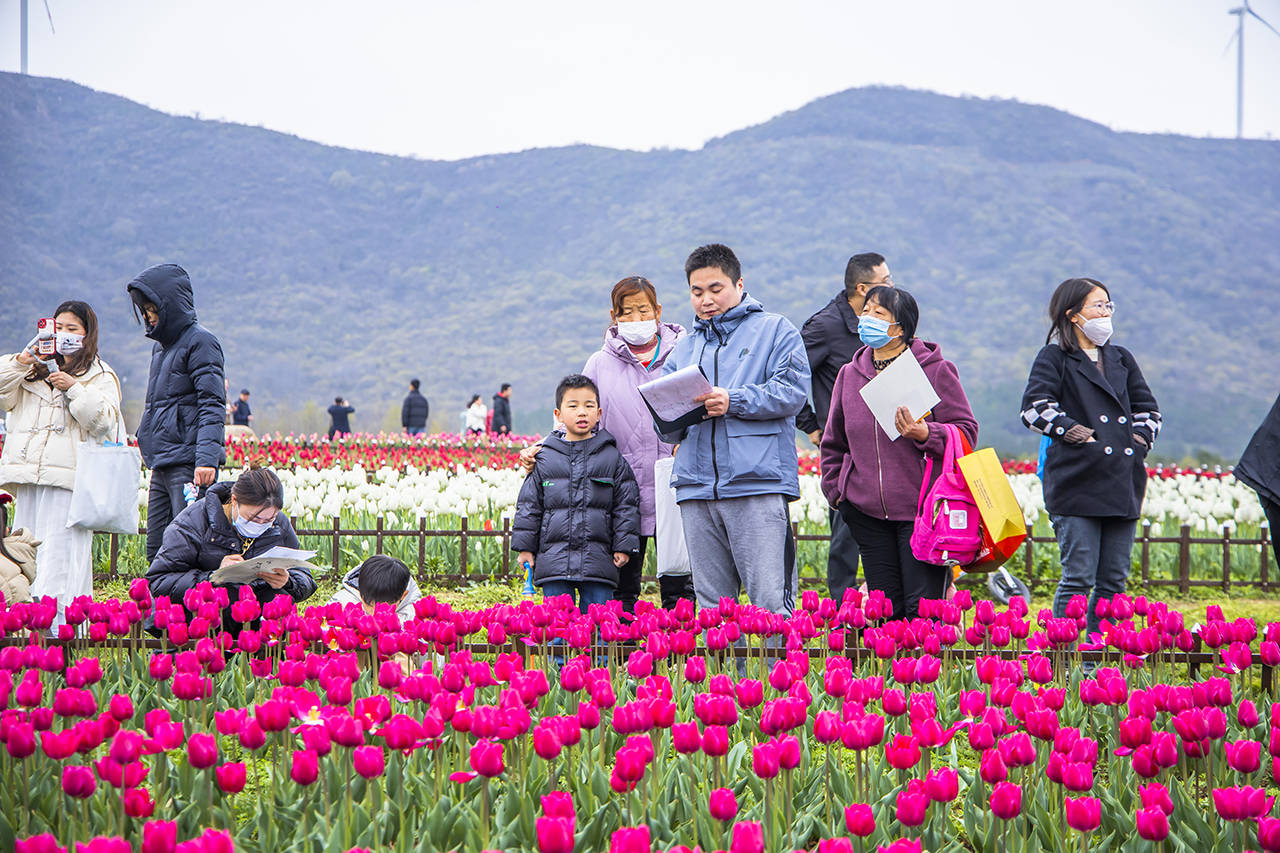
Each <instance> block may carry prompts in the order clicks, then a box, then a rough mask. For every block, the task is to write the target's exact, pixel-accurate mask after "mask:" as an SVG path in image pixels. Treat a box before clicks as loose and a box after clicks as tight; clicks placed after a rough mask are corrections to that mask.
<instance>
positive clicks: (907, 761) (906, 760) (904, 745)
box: [884, 691, 920, 770]
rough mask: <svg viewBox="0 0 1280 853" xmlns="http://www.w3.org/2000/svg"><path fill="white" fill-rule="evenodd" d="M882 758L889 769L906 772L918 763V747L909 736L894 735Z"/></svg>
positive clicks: (885, 747)
mask: <svg viewBox="0 0 1280 853" xmlns="http://www.w3.org/2000/svg"><path fill="white" fill-rule="evenodd" d="M885 692H886V693H888V691H885ZM884 757H885V760H886V761H888V762H889V765H890V766H891V767H894V768H896V769H898V770H907V769H910V768H912V767H915V766H916V763H917V762H918V761H920V746H919V744H918V743H917V742H916V739H915V738H914V737H912V736H911V735H894V737H893V740H892V741H891V742H889V743H887V744H885V745H884Z"/></svg>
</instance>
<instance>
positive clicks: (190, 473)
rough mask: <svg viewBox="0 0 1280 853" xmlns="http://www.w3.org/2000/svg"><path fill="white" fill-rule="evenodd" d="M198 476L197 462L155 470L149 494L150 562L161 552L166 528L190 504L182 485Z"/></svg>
mask: <svg viewBox="0 0 1280 853" xmlns="http://www.w3.org/2000/svg"><path fill="white" fill-rule="evenodd" d="M195 475H196V466H195V465H164V466H161V467H159V468H156V469H155V470H153V471H152V472H151V490H150V491H149V492H148V493H147V562H148V563H150V562H151V561H152V560H154V559H155V558H156V554H158V553H160V543H161V542H162V541H163V540H164V531H165V528H166V527H168V526H169V523H170V522H171V521H173V519H174V518H175V517H177V515H178V513H180V512H182V511H183V510H184V509H186V507H187V499H186V496H185V495H183V493H182V487H183V486H185V485H186V484H187V483H190V482H191V481H192V480H193V479H194V478H195Z"/></svg>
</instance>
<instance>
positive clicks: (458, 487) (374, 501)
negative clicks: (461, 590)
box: [138, 467, 1265, 536]
mask: <svg viewBox="0 0 1280 853" xmlns="http://www.w3.org/2000/svg"><path fill="white" fill-rule="evenodd" d="M239 473H240V472H239V471H234V470H232V471H223V472H222V479H224V480H231V479H235V477H236V476H238V475H239ZM276 473H277V474H279V475H280V479H281V481H282V482H283V483H284V490H285V507H286V509H287V511H288V512H289V513H290V515H293V516H296V517H297V518H298V520H299V522H300V523H301V524H303V525H306V526H326V525H328V524H329V523H330V522H331V520H332V519H333V518H334V516H342V515H344V514H357V515H362V516H378V515H382V516H384V518H385V519H386V524H387V526H388V527H396V526H410V525H415V524H416V523H417V520H418V519H419V518H425V519H427V521H428V526H432V520H433V519H436V518H444V517H455V518H456V517H460V516H464V515H465V516H467V517H468V518H469V519H471V522H472V524H473V525H476V524H479V523H481V522H482V521H483V520H484V519H490V520H493V521H495V522H500V521H501V519H503V518H510V517H512V515H514V513H515V504H516V496H517V494H518V493H519V491H520V484H521V483H522V482H523V481H524V474H523V472H521V471H518V470H514V469H506V470H493V469H486V468H482V469H479V470H476V471H458V472H451V471H448V470H445V469H440V468H437V469H433V470H430V471H418V470H416V469H414V468H412V467H410V468H407V469H406V470H405V471H403V472H400V471H396V470H394V469H391V468H382V469H379V470H378V471H375V472H373V476H372V477H369V476H368V473H367V472H366V471H365V470H364V469H363V468H353V469H351V470H349V471H344V470H341V469H338V468H326V469H316V468H300V469H297V470H294V471H289V470H283V469H282V470H278V471H277V472H276ZM1009 481H1010V484H1011V485H1012V486H1013V492H1014V495H1015V496H1016V497H1017V499H1018V504H1019V505H1020V507H1021V508H1022V513H1023V517H1024V519H1025V520H1026V523H1027V524H1028V525H1032V524H1034V523H1035V522H1036V521H1037V520H1039V519H1040V518H1041V517H1042V515H1043V513H1044V496H1043V494H1042V491H1041V488H1040V480H1039V478H1038V477H1036V475H1034V474H1012V475H1010V477H1009ZM148 482H149V474H145V473H144V475H143V480H142V482H141V484H140V487H139V490H138V504H139V506H141V507H145V506H146V504H147V487H148ZM820 483H821V481H820V478H819V477H818V475H816V474H806V475H802V476H801V477H800V499H799V500H797V501H795V502H794V503H792V505H791V517H792V518H793V519H796V520H797V521H800V522H802V523H806V524H809V525H814V526H819V527H821V526H824V525H825V524H826V522H827V512H828V510H827V501H826V498H825V497H823V494H822V489H821V485H820ZM1142 514H1143V518H1144V519H1145V520H1148V521H1150V522H1151V532H1152V535H1155V536H1160V535H1162V533H1163V529H1164V528H1169V530H1170V532H1173V530H1174V529H1176V528H1177V527H1179V526H1181V525H1183V524H1187V525H1190V526H1191V527H1192V528H1193V529H1194V530H1195V531H1197V532H1219V531H1221V530H1224V529H1225V530H1228V531H1232V532H1234V531H1235V530H1236V528H1237V527H1238V526H1240V525H1250V526H1252V525H1258V524H1261V523H1265V518H1264V516H1263V512H1262V505H1261V504H1260V503H1259V501H1258V496H1257V494H1256V493H1255V492H1254V491H1253V490H1252V489H1250V488H1249V487H1248V486H1246V485H1244V484H1243V483H1240V482H1239V481H1237V480H1236V479H1235V478H1234V477H1230V476H1227V477H1222V478H1220V479H1219V478H1215V477H1195V476H1193V475H1179V476H1176V477H1171V478H1169V479H1164V478H1160V477H1153V478H1151V480H1150V481H1149V482H1148V484H1147V495H1146V500H1145V501H1144V502H1143V507H1142ZM442 523H443V522H442Z"/></svg>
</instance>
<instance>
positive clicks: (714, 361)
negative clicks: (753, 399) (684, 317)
mask: <svg viewBox="0 0 1280 853" xmlns="http://www.w3.org/2000/svg"><path fill="white" fill-rule="evenodd" d="M711 331H713V332H715V333H716V341H717V343H716V351H715V352H714V353H712V354H711V376H712V380H711V384H712V385H715V386H716V387H719V386H720V350H721V349H723V348H724V338H723V337H722V336H721V335H720V330H719V329H717V328H716V321H715V318H714V317H713V318H712V319H711ZM717 420H718V418H712V419H711V472H712V475H713V476H714V480H713V482H712V484H711V497H712V499H713V500H717V501H718V500H720V466H719V465H717V464H716V421H717Z"/></svg>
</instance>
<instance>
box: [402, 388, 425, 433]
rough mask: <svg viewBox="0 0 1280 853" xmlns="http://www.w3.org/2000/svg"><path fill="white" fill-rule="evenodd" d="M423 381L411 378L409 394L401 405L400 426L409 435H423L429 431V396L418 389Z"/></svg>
mask: <svg viewBox="0 0 1280 853" xmlns="http://www.w3.org/2000/svg"><path fill="white" fill-rule="evenodd" d="M421 386H422V383H421V382H419V381H418V380H417V379H410V380H409V394H408V396H406V397H405V398H404V403H402V404H401V406H400V426H402V427H404V431H405V432H406V433H407V434H409V435H422V434H423V433H424V432H426V431H427V415H428V414H429V413H430V412H431V407H430V406H429V405H428V404H427V398H426V397H424V396H422V393H421V392H420V391H419V390H418V388H420V387H421Z"/></svg>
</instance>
